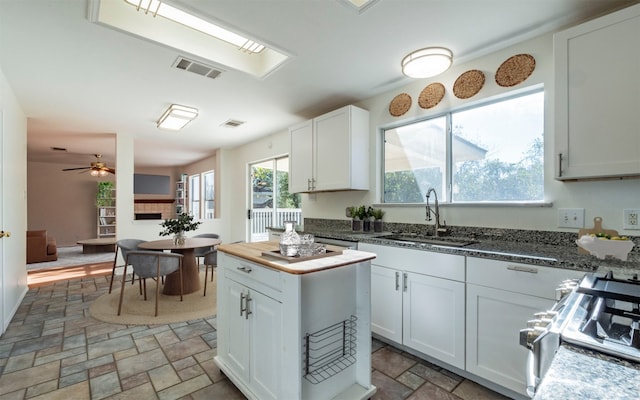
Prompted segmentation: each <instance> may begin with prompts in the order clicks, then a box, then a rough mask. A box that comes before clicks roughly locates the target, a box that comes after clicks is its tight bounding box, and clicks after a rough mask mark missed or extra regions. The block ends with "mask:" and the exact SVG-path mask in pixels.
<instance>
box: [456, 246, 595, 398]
mask: <svg viewBox="0 0 640 400" xmlns="http://www.w3.org/2000/svg"><path fill="white" fill-rule="evenodd" d="M583 275H584V272H580V271H573V270H564V269H559V268H551V267H544V266H537V265H528V264H519V263H510V262H504V261H496V260H491V259H484V258H483V259H480V258H473V257H467V324H466V327H467V332H466V342H467V349H466V355H467V356H466V370H467V371H469V372H471V373H473V374H475V375H477V376H479V377H482V378H484V379H487V380H489V381H491V382H493V383H496V384H498V385H500V386H503V387H505V388H508V389H510V390H513V391H515V392H517V393H521V394H523V395H526V390H525V387H526V378H525V365H526V359H527V350H526V349H525V348H524V347H522V346H520V344H519V331H520V329H523V328H526V326H527V321H528V320H530V319H532V318H533V314H534V313H536V312H541V311H545V310H547V309H549V308H550V307H551V306H553V304H554V303H555V288H556V287H557V286H558V284H559V283H560V282H562V281H563V280H565V279H572V278H580V277H582V276H583Z"/></svg>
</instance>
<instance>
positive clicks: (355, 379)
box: [214, 241, 376, 400]
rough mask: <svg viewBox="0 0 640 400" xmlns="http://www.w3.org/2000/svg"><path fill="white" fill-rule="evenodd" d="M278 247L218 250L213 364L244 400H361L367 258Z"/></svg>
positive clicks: (365, 387)
mask: <svg viewBox="0 0 640 400" xmlns="http://www.w3.org/2000/svg"><path fill="white" fill-rule="evenodd" d="M277 249H279V243H278V242H274V241H271V242H254V243H232V244H221V245H219V246H218V267H217V271H216V277H217V289H218V290H217V293H216V296H217V305H218V307H217V309H218V315H217V323H218V325H217V327H218V338H217V339H218V351H217V354H216V356H215V357H214V361H215V363H216V365H217V366H218V367H219V368H220V370H221V371H222V372H223V373H224V374H225V375H226V376H227V377H228V378H229V379H230V380H231V382H233V384H234V385H235V386H236V387H238V389H240V391H242V393H243V394H244V395H245V396H246V397H247V398H248V399H250V400H285V399H286V400H328V399H334V400H341V399H344V400H347V399H348V400H365V399H369V398H371V396H373V395H374V394H375V392H376V387H375V386H374V385H372V383H371V259H373V258H375V254H373V253H369V252H363V251H357V250H348V249H345V248H342V247H336V246H327V249H328V250H330V251H332V253H333V254H331V255H318V256H316V257H312V258H309V259H305V260H300V259H287V258H286V257H283V256H282V255H280V254H279V252H277V253H276V250H277Z"/></svg>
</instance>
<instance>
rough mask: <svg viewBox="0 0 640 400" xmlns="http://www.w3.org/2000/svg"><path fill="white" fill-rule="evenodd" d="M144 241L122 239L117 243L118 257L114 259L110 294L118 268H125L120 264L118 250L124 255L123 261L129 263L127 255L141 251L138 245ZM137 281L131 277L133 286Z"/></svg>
mask: <svg viewBox="0 0 640 400" xmlns="http://www.w3.org/2000/svg"><path fill="white" fill-rule="evenodd" d="M144 242H145V241H144V240H140V239H120V240H118V241H117V242H116V256H115V258H114V259H113V269H112V270H111V282H109V293H111V289H112V287H113V277H114V276H115V275H116V268H117V267H124V265H117V264H118V250H120V252H121V253H122V259H123V260H125V263H126V261H127V254H129V252H130V251H132V250H139V249H138V245H139V244H140V243H144ZM134 280H135V275H134V276H132V277H131V284H133V282H134Z"/></svg>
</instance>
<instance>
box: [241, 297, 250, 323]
mask: <svg viewBox="0 0 640 400" xmlns="http://www.w3.org/2000/svg"><path fill="white" fill-rule="evenodd" d="M248 296H249V295H247V297H245V296H244V293H240V316H241V317H242V313H243V312H245V311H247V309H246V308H245V306H244V304H243V303H244V300H245V298H248Z"/></svg>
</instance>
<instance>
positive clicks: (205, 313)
mask: <svg viewBox="0 0 640 400" xmlns="http://www.w3.org/2000/svg"><path fill="white" fill-rule="evenodd" d="M209 279H211V278H210V277H209ZM200 283H201V285H200V286H201V287H200V290H199V291H197V292H194V293H190V294H187V295H184V296H183V301H182V302H181V301H180V296H166V295H163V294H162V287H161V288H160V301H159V303H158V316H157V317H154V312H155V304H156V303H155V301H156V300H155V296H156V283H155V282H154V281H153V280H151V279H147V300H146V301H145V300H144V297H143V296H142V295H141V294H140V291H139V290H140V289H139V286H138V284H137V282H136V284H135V285H131V283H130V282H127V284H126V285H125V290H124V299H123V300H122V312H121V313H120V315H117V313H118V302H119V301H120V288H121V287H122V281H121V280H120V279H117V280H116V282H114V283H113V291H112V292H111V294H104V295H102V296H100V297H98V298H97V299H96V300H95V301H93V303H91V305H90V306H89V314H90V315H91V316H92V317H93V318H95V319H97V320H100V321H103V322H108V323H111V324H123V325H155V324H172V323H176V322H183V321H190V320H194V319H200V318H206V317H210V316H214V315H215V314H216V311H217V310H216V279H215V273H214V279H213V282H211V281H209V282H207V295H206V296H203V294H202V293H203V289H204V272H201V273H200Z"/></svg>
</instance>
